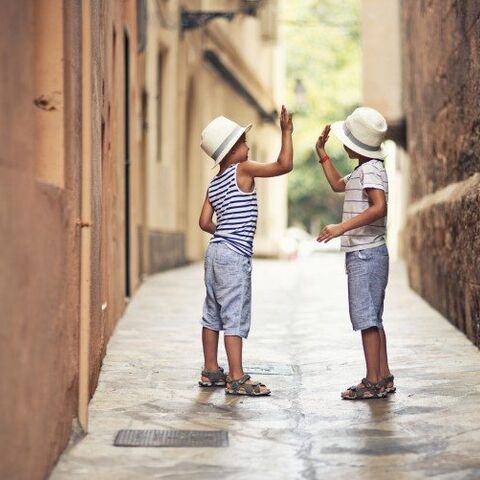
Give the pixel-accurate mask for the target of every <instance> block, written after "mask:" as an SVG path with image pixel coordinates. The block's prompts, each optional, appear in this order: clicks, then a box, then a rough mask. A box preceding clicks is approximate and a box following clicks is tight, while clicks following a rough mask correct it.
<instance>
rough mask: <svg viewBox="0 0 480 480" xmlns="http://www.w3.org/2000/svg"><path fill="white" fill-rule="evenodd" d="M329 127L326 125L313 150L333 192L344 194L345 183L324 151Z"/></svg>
mask: <svg viewBox="0 0 480 480" xmlns="http://www.w3.org/2000/svg"><path fill="white" fill-rule="evenodd" d="M329 133H330V125H327V126H326V127H325V128H324V129H323V132H322V134H321V135H320V136H319V137H318V140H317V143H316V145H315V148H316V150H317V155H318V158H319V159H320V165H321V166H322V168H323V171H324V173H325V177H326V178H327V180H328V183H329V184H330V186H331V187H332V190H333V191H334V192H344V191H345V182H344V181H343V178H342V176H341V175H340V174H339V173H338V170H337V169H336V168H335V165H334V164H333V162H332V161H331V160H330V157H329V156H328V155H327V152H326V151H325V144H326V143H327V140H328V138H329Z"/></svg>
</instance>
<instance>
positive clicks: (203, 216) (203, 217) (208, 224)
mask: <svg viewBox="0 0 480 480" xmlns="http://www.w3.org/2000/svg"><path fill="white" fill-rule="evenodd" d="M213 213H214V212H213V207H212V204H211V203H210V200H208V192H207V194H206V195H205V201H204V202H203V207H202V211H201V212H200V219H199V220H198V224H199V225H200V228H201V229H202V230H203V231H204V232H207V233H211V234H212V235H213V234H214V233H215V230H216V229H217V226H216V225H215V223H214V222H213Z"/></svg>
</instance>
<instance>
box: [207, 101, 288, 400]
mask: <svg viewBox="0 0 480 480" xmlns="http://www.w3.org/2000/svg"><path fill="white" fill-rule="evenodd" d="M280 127H281V131H282V146H281V149H280V153H279V155H278V159H277V161H276V162H272V163H258V162H254V161H252V160H249V159H248V152H249V147H248V145H247V142H246V133H247V131H248V130H250V128H251V125H248V126H247V127H241V126H240V125H238V124H237V123H235V122H233V121H231V120H229V119H227V118H225V117H217V118H216V119H214V120H213V121H212V122H210V123H209V124H208V125H207V127H206V128H205V129H204V131H203V132H202V143H201V147H202V149H203V150H204V151H205V153H207V155H208V156H209V157H211V158H212V159H213V160H214V162H215V166H217V165H219V167H220V169H219V171H218V174H217V175H216V176H215V177H213V179H212V181H211V182H210V185H209V186H208V189H207V193H206V195H205V201H204V203H203V207H202V211H201V214H200V220H199V224H200V228H201V229H202V230H204V231H205V232H208V233H210V234H212V238H211V240H210V244H209V246H208V249H207V252H206V254H205V287H206V298H205V302H204V306H203V315H202V321H201V323H202V326H203V328H202V344H203V354H204V367H203V370H202V374H201V378H200V381H199V385H200V386H201V387H213V386H225V387H226V389H225V392H226V393H228V394H232V395H249V396H264V395H269V394H270V390H269V389H268V388H267V387H266V386H265V385H263V384H262V383H259V382H253V381H252V380H251V379H250V376H249V375H245V372H244V371H243V366H242V348H243V339H244V338H247V336H248V333H249V330H250V315H251V272H252V258H251V257H252V251H253V239H254V236H255V229H256V225H257V216H258V209H257V193H256V190H255V178H256V177H277V176H279V175H284V174H286V173H288V172H290V171H291V170H292V168H293V146H292V132H293V123H292V117H291V115H290V114H289V113H288V111H287V110H286V108H285V107H284V106H282V111H281V114H280ZM214 215H215V222H214V221H213V217H214ZM221 330H223V331H224V342H225V350H226V352H227V358H228V367H229V374H228V376H227V375H226V374H225V373H224V371H223V369H222V368H221V367H220V366H219V365H218V360H217V351H218V340H219V332H220V331H221Z"/></svg>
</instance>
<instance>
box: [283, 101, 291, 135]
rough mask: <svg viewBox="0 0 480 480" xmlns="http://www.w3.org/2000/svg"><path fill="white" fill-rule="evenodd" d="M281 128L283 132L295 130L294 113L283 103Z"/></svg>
mask: <svg viewBox="0 0 480 480" xmlns="http://www.w3.org/2000/svg"><path fill="white" fill-rule="evenodd" d="M280 128H281V129H282V132H290V133H292V132H293V121H292V114H291V113H288V110H287V109H286V108H285V105H282V111H281V112H280Z"/></svg>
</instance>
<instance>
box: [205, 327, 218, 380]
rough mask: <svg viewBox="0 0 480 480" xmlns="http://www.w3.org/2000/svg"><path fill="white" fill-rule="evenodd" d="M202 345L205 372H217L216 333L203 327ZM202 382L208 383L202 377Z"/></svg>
mask: <svg viewBox="0 0 480 480" xmlns="http://www.w3.org/2000/svg"><path fill="white" fill-rule="evenodd" d="M202 343H203V357H204V367H205V370H207V371H208V372H216V371H217V370H218V359H217V354H218V332H216V331H215V330H209V329H208V328H205V327H203V329H202ZM202 380H203V381H208V378H205V377H202Z"/></svg>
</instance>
